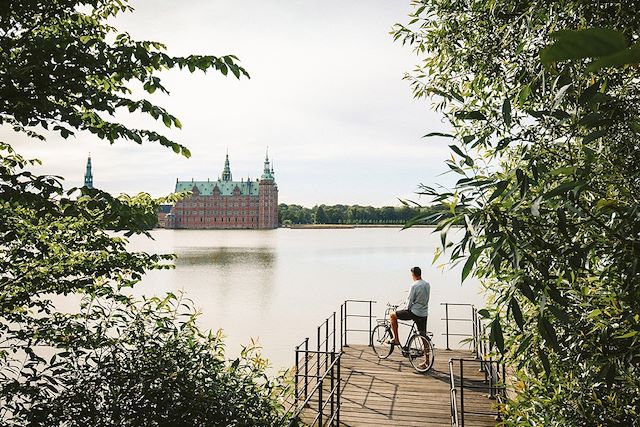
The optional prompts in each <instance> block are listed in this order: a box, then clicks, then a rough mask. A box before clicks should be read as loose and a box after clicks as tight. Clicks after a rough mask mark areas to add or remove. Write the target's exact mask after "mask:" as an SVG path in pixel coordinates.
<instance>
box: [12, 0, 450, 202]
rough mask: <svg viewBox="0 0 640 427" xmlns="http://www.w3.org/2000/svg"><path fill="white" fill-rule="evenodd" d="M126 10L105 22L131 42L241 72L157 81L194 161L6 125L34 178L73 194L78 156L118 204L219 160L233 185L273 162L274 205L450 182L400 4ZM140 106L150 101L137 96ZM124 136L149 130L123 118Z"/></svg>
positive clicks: (207, 1) (156, 0)
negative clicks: (417, 81)
mask: <svg viewBox="0 0 640 427" xmlns="http://www.w3.org/2000/svg"><path fill="white" fill-rule="evenodd" d="M131 4H132V5H133V6H134V7H135V8H136V11H135V12H134V13H133V14H127V15H122V16H121V17H120V18H118V20H117V21H116V22H115V23H114V24H115V25H116V26H117V27H118V28H119V29H121V30H123V31H128V32H129V33H131V35H132V36H133V37H134V38H137V39H147V40H155V41H161V42H163V43H165V44H166V45H167V47H168V51H169V53H171V54H176V55H186V54H189V53H198V54H214V55H223V54H235V55H237V56H238V57H239V58H240V59H241V64H242V65H243V66H244V67H245V68H246V69H247V70H248V72H249V73H250V74H251V79H249V80H248V79H241V80H239V81H238V80H236V79H235V78H234V77H223V76H222V75H221V74H219V73H216V72H209V73H207V74H206V75H205V74H203V73H201V72H196V73H195V74H189V72H188V71H181V72H179V71H172V72H169V73H165V74H163V76H162V77H163V80H164V83H165V85H166V86H167V87H168V89H169V90H170V91H171V96H169V97H167V96H164V95H157V94H154V95H153V96H152V97H150V98H149V99H151V100H152V101H154V102H156V103H158V104H160V105H162V106H164V107H166V108H167V109H169V111H170V112H171V113H172V114H174V115H176V116H177V117H178V118H180V120H181V122H182V124H183V129H182V130H176V131H174V130H171V131H168V130H165V129H166V128H164V127H157V129H160V130H162V131H163V132H164V133H165V134H167V136H171V137H173V138H174V139H175V140H177V141H178V142H180V143H182V144H184V145H186V146H187V147H189V149H190V150H191V152H192V157H191V158H190V159H185V158H183V157H181V156H178V155H176V154H174V153H173V152H172V151H171V150H170V149H166V148H163V147H160V146H155V145H154V144H143V145H142V146H139V145H137V144H135V143H133V142H128V141H120V142H118V143H116V144H115V145H113V146H109V144H108V143H106V142H104V141H101V140H99V139H98V138H97V137H94V136H93V135H91V134H89V133H82V134H77V136H76V137H75V138H71V139H69V140H66V141H64V140H61V139H60V138H57V137H50V138H49V140H48V141H47V142H46V143H41V142H31V141H27V140H26V138H24V137H18V136H16V135H15V134H12V133H11V132H9V131H7V130H6V129H3V130H1V131H0V137H2V139H3V140H4V141H7V142H10V143H13V145H14V146H15V147H17V148H18V151H20V152H21V153H23V154H26V155H27V156H29V157H37V158H40V159H42V160H43V161H44V165H43V166H42V167H41V168H39V169H38V172H41V173H50V174H55V175H62V176H64V177H65V182H66V186H76V185H82V178H83V174H84V167H85V162H86V157H87V154H88V152H91V155H92V160H93V167H94V184H95V185H96V186H97V187H99V188H101V189H104V190H107V191H110V192H112V193H114V194H119V193H137V192H140V191H145V192H149V193H151V194H152V195H154V196H160V195H166V194H168V193H170V192H172V191H173V189H174V185H175V180H176V178H180V179H191V178H195V179H196V180H198V179H200V180H202V179H204V180H206V179H207V178H212V179H215V178H217V177H218V175H219V174H220V173H221V171H222V166H223V162H224V155H225V151H226V150H227V148H228V150H229V157H230V161H231V170H232V172H233V175H234V179H238V180H239V179H240V178H241V177H247V175H250V176H251V177H253V178H255V177H257V176H259V174H260V173H261V171H262V162H263V159H264V152H265V149H266V147H267V146H268V147H269V153H270V158H271V159H273V160H274V164H275V175H276V181H277V183H278V187H279V190H280V194H279V196H280V202H284V203H299V204H303V205H306V206H312V205H314V204H320V203H325V204H334V203H344V204H372V205H376V206H381V205H385V204H394V205H395V204H398V201H397V198H398V197H402V198H411V199H416V197H417V196H415V195H412V193H413V192H414V191H415V190H416V188H417V185H418V184H419V183H421V182H422V183H425V184H428V185H432V184H434V183H436V182H443V181H450V179H451V178H448V177H442V176H438V175H439V174H440V173H442V172H444V171H445V167H444V164H443V160H444V159H445V158H446V157H448V155H449V151H448V148H447V145H446V142H447V141H443V140H437V139H428V140H424V139H421V136H422V135H424V134H425V133H428V132H433V131H442V130H444V129H445V125H444V124H443V123H442V121H441V117H440V116H439V115H437V114H435V113H433V112H430V111H429V103H428V102H426V101H416V100H414V99H413V98H412V95H411V92H410V88H409V85H408V82H406V81H403V80H402V76H403V74H404V72H405V71H409V70H411V69H412V68H413V66H414V65H415V63H416V62H417V61H418V59H417V57H416V56H415V55H414V54H413V53H412V52H411V50H410V49H409V48H408V47H403V46H402V45H401V44H400V43H394V42H393V39H392V37H391V36H390V35H389V31H390V29H391V26H392V25H393V24H394V23H396V22H404V23H406V22H407V21H408V18H407V14H408V12H409V11H410V5H409V0H386V1H385V0H350V1H337V0H313V1H312V0H305V1H302V0H280V1H276V0H255V1H242V2H239V1H231V0H226V1H219V0H215V1H214V0H189V1H175V0H137V1H136V0H132V1H131ZM147 97H149V96H148V95H147ZM119 118H120V119H122V120H123V121H125V122H126V123H128V124H131V125H133V126H154V123H153V122H152V121H150V119H147V118H145V117H142V116H138V115H136V116H122V117H119Z"/></svg>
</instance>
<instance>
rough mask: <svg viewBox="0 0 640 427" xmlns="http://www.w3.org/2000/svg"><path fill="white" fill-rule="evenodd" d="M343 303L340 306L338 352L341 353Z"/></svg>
mask: <svg viewBox="0 0 640 427" xmlns="http://www.w3.org/2000/svg"><path fill="white" fill-rule="evenodd" d="M343 311H344V303H342V304H340V351H342V347H343V345H342V322H343V318H342V316H343Z"/></svg>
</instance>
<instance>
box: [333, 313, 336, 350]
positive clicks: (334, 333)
mask: <svg viewBox="0 0 640 427" xmlns="http://www.w3.org/2000/svg"><path fill="white" fill-rule="evenodd" d="M333 352H334V353H335V352H336V312H335V311H334V312H333Z"/></svg>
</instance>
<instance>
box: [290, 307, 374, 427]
mask: <svg viewBox="0 0 640 427" xmlns="http://www.w3.org/2000/svg"><path fill="white" fill-rule="evenodd" d="M363 304H366V305H367V306H368V307H367V308H368V314H363V313H361V312H353V307H352V306H353V305H360V306H362V305H363ZM373 304H375V301H369V300H346V301H345V302H344V303H342V305H340V318H339V324H338V318H337V316H336V312H335V311H334V312H333V313H332V314H331V316H329V317H327V318H326V319H325V320H324V322H322V323H321V324H320V325H319V326H318V327H317V329H316V340H315V346H311V345H310V344H311V343H310V340H309V338H305V339H304V341H302V342H301V343H300V344H299V345H297V346H296V347H295V367H294V383H295V385H294V398H295V400H294V402H293V404H292V405H291V408H289V411H287V414H286V416H290V417H291V421H290V423H289V425H290V426H295V425H297V423H298V422H299V421H300V419H301V417H302V416H303V411H304V418H305V419H304V422H305V423H306V424H308V425H310V426H316V425H317V426H333V425H335V426H338V425H340V396H341V391H342V390H341V387H340V381H341V377H340V360H341V356H342V348H343V347H344V346H347V339H348V336H349V332H367V333H368V338H367V341H368V342H369V345H371V330H372V327H373V320H372V318H373V315H372V312H373ZM365 318H368V321H367V322H366V323H368V329H365V328H364V327H355V328H354V327H349V325H351V324H352V322H354V321H355V319H365ZM349 319H351V321H350V320H349ZM338 337H340V341H339V342H338V341H337V340H338ZM313 414H315V416H314V418H313V419H310V418H311V416H313Z"/></svg>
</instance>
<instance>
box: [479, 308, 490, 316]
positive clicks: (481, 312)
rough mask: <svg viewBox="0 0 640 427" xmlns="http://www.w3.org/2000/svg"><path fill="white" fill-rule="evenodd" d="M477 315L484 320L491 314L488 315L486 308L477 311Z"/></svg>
mask: <svg viewBox="0 0 640 427" xmlns="http://www.w3.org/2000/svg"><path fill="white" fill-rule="evenodd" d="M478 314H479V315H480V316H482V317H484V318H487V317H490V316H491V313H489V310H487V309H486V308H482V309H480V310H478Z"/></svg>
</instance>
